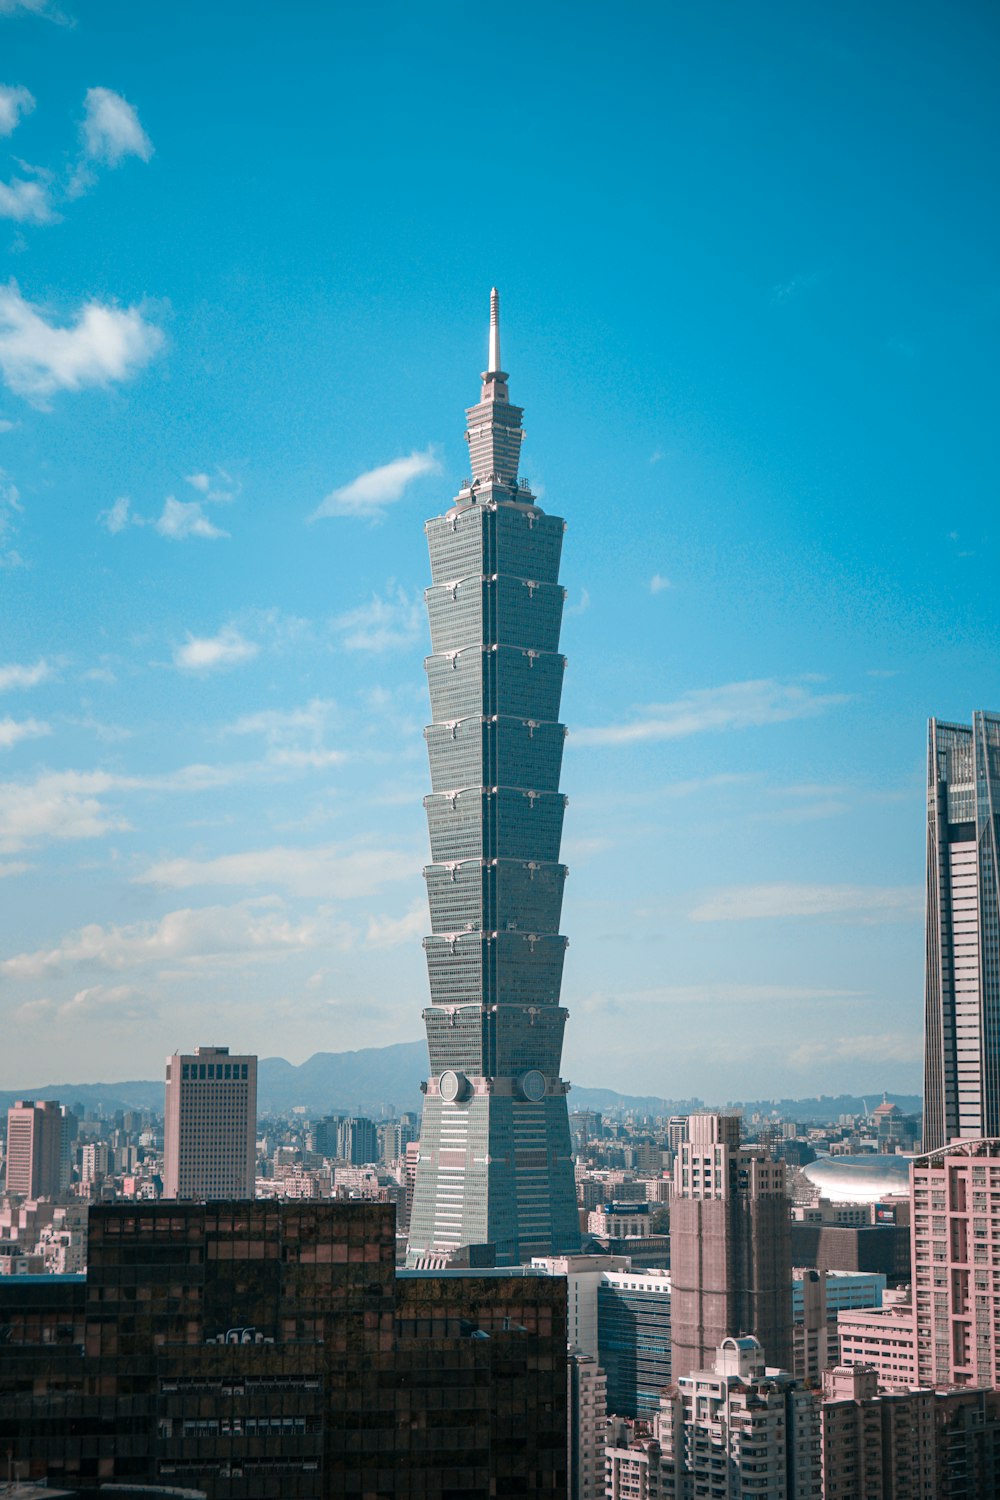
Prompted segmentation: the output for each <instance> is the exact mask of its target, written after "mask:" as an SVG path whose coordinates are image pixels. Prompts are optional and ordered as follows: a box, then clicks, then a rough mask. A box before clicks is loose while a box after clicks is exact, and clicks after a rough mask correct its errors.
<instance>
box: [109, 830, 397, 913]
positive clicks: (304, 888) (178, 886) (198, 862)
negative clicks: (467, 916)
mask: <svg viewBox="0 0 1000 1500" xmlns="http://www.w3.org/2000/svg"><path fill="white" fill-rule="evenodd" d="M414 869H415V865H414V862H413V855H412V854H411V853H409V852H406V853H403V852H401V851H399V850H397V849H378V848H367V847H364V846H361V847H358V846H346V845H337V844H327V845H324V846H322V847H320V848H316V849H293V848H287V847H282V846H279V847H277V848H272V849H251V850H247V851H246V852H245V853H242V854H223V855H219V856H218V857H216V858H215V859H170V860H163V861H161V863H160V864H157V865H153V867H152V868H151V869H149V870H147V871H146V872H145V874H143V875H140V876H138V877H137V879H138V883H139V884H141V885H157V886H161V887H164V888H166V889H169V890H188V889H190V888H191V887H194V886H212V885H214V886H261V885H265V886H271V887H272V888H278V889H282V890H287V891H291V892H292V893H293V894H295V895H297V896H315V897H319V898H321V899H327V900H350V899H351V898H352V897H355V896H371V895H374V894H375V893H376V892H377V891H380V890H382V888H383V887H384V886H386V885H389V884H391V883H392V882H394V881H397V880H408V879H412V877H413V872H414Z"/></svg>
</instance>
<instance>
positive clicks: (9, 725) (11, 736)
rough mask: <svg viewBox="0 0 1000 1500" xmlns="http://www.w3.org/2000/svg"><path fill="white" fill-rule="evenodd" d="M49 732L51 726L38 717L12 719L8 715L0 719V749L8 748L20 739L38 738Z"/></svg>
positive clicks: (50, 731)
mask: <svg viewBox="0 0 1000 1500" xmlns="http://www.w3.org/2000/svg"><path fill="white" fill-rule="evenodd" d="M51 733H52V729H51V726H50V725H48V724H43V723H41V722H40V720H38V719H12V718H10V717H9V716H8V717H7V718H5V719H0V750H10V749H11V748H12V746H14V745H16V744H18V742H19V741H20V740H35V739H40V738H41V737H42V736H43V735H46V734H51Z"/></svg>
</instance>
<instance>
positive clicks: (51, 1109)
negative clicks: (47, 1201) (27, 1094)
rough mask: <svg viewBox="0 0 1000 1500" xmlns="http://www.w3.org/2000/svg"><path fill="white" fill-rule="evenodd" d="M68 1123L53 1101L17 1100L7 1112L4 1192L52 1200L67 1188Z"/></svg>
mask: <svg viewBox="0 0 1000 1500" xmlns="http://www.w3.org/2000/svg"><path fill="white" fill-rule="evenodd" d="M66 1137H67V1120H66V1116H65V1114H64V1112H63V1111H62V1109H60V1107H59V1105H58V1104H57V1103H56V1102H55V1101H54V1100H52V1099H37V1100H36V1099H18V1100H17V1102H16V1103H15V1104H12V1105H11V1107H10V1108H9V1109H8V1111H7V1191H8V1193H21V1194H23V1195H24V1197H25V1198H55V1197H56V1196H57V1195H58V1193H59V1192H60V1191H61V1190H62V1189H63V1188H64V1187H65V1186H66V1181H67V1179H68V1173H67V1170H66V1167H67V1160H66V1151H65V1145H64V1141H65V1138H66Z"/></svg>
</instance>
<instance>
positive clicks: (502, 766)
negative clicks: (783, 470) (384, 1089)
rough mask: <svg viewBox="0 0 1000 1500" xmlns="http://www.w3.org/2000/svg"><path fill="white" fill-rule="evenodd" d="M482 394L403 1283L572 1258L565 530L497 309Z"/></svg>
mask: <svg viewBox="0 0 1000 1500" xmlns="http://www.w3.org/2000/svg"><path fill="white" fill-rule="evenodd" d="M482 380H483V386H482V394H481V399H480V401H479V404H478V405H476V406H473V407H471V408H470V409H469V410H468V411H467V413H466V416H467V419H468V430H467V432H466V437H467V439H468V443H469V454H470V460H471V469H472V477H471V478H470V479H468V480H466V481H465V482H464V483H463V485H462V486H461V489H460V491H459V493H458V496H457V498H456V500H455V502H454V504H453V505H452V507H451V509H450V510H448V511H447V512H446V513H445V514H444V515H442V516H438V517H437V518H436V519H434V520H432V521H429V522H428V523H427V527H426V531H427V537H428V543H429V547H430V559H431V577H432V583H431V587H430V588H429V589H428V590H427V595H426V598H427V608H428V613H429V616H430V627H431V646H432V653H433V654H432V655H431V656H430V657H429V658H428V660H427V674H428V678H429V683H430V695H431V711H432V716H433V723H432V724H431V725H430V726H429V727H428V729H427V730H426V739H427V746H428V752H429V756H430V769H431V787H432V790H431V794H430V796H428V797H427V798H425V803H424V805H425V807H426V809H427V818H428V823H429V826H430V840H431V861H432V862H431V864H429V865H428V866H427V868H426V869H425V871H424V874H425V876H426V880H427V891H428V897H429V902H430V914H431V936H430V937H428V938H426V939H425V940H424V947H425V949H426V953H427V965H428V970H429V975H430V990H431V1003H430V1007H429V1008H428V1009H427V1010H425V1012H424V1020H425V1022H426V1025H427V1041H428V1047H429V1052H430V1072H431V1076H430V1078H429V1079H428V1080H427V1083H426V1084H425V1085H424V1090H425V1100H424V1111H423V1122H422V1127H421V1136H420V1155H419V1162H418V1166H417V1181H416V1190H415V1193H414V1200H413V1215H412V1219H411V1223H410V1238H409V1259H410V1262H411V1264H420V1263H422V1262H424V1261H426V1260H428V1259H434V1258H438V1257H440V1258H441V1259H442V1260H446V1259H448V1258H456V1257H459V1256H460V1255H461V1254H462V1252H463V1251H464V1250H465V1248H466V1247H471V1246H478V1247H487V1249H486V1250H485V1251H484V1252H481V1253H484V1254H487V1255H489V1254H492V1255H495V1258H496V1262H497V1264H498V1265H509V1264H516V1263H519V1262H523V1261H527V1260H528V1259H530V1257H531V1256H532V1255H551V1254H556V1253H566V1252H572V1251H575V1250H577V1249H578V1248H579V1243H580V1231H579V1221H578V1218H577V1212H576V1195H575V1190H574V1180H573V1167H572V1161H571V1155H570V1138H569V1118H568V1112H567V1106H566V1091H567V1088H568V1085H567V1084H565V1083H564V1082H563V1081H562V1079H561V1078H560V1076H559V1069H560V1059H561V1055H562V1039H563V1030H564V1027H565V1024H566V1014H567V1013H566V1011H565V1010H564V1009H563V1008H562V1007H561V1006H560V1004H559V994H560V986H561V982H562V968H563V955H564V951H565V948H566V939H565V938H564V937H561V936H560V935H559V917H560V911H561V907H562V895H563V885H564V882H565V879H566V867H565V865H563V864H560V862H559V846H560V840H561V834H562V821H563V809H564V806H565V801H566V799H565V798H564V797H563V795H562V794H561V792H560V791H559V772H560V766H561V763H562V750H563V740H564V736H565V733H566V731H565V729H564V727H563V725H562V724H561V723H560V722H559V702H560V696H561V693H562V681H563V669H564V667H565V664H566V663H565V658H564V657H563V656H561V655H560V654H559V629H560V623H561V618H562V609H563V601H564V596H565V591H564V590H563V589H562V588H561V587H560V585H559V581H558V577H559V556H560V552H561V549H562V538H563V530H564V525H565V523H564V522H563V521H562V520H560V519H559V518H558V517H557V516H550V515H546V514H545V512H544V511H543V510H542V509H541V508H540V507H539V506H538V505H537V504H536V502H535V500H534V497H533V496H532V494H531V491H530V489H529V488H528V486H527V484H526V483H525V481H524V480H522V479H519V478H518V457H519V454H520V450H521V439H522V436H523V434H522V431H521V416H522V412H521V408H520V407H517V406H512V405H511V404H510V401H509V397H508V390H507V375H506V374H505V373H504V371H503V370H502V369H501V363H500V326H499V307H498V299H497V294H496V291H495V290H494V291H493V293H492V297H491V307H490V341H489V362H488V366H487V369H486V371H485V373H484V375H483V377H482Z"/></svg>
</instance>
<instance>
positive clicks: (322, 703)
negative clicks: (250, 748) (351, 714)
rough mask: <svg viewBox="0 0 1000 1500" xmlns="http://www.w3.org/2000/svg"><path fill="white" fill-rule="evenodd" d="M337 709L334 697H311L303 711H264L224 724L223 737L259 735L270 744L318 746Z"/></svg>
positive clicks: (259, 710) (290, 709)
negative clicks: (308, 744)
mask: <svg viewBox="0 0 1000 1500" xmlns="http://www.w3.org/2000/svg"><path fill="white" fill-rule="evenodd" d="M336 708H337V705H336V703H335V702H334V701H333V699H332V698H311V699H310V700H309V702H308V703H306V704H303V706H302V707H301V708H262V709H258V711H257V712H256V713H252V714H241V716H240V717H239V718H238V719H236V720H235V721H234V722H233V723H232V724H226V725H224V727H223V729H222V734H223V735H228V734H239V735H243V734H259V735H262V736H263V737H264V739H266V740H267V742H268V744H271V745H296V744H299V743H300V742H301V741H302V740H306V741H308V742H310V743H311V744H313V745H317V744H319V743H320V742H321V741H322V739H323V735H324V734H325V732H326V730H327V728H328V726H329V723H330V720H331V718H332V717H333V715H334V713H335V712H336Z"/></svg>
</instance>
